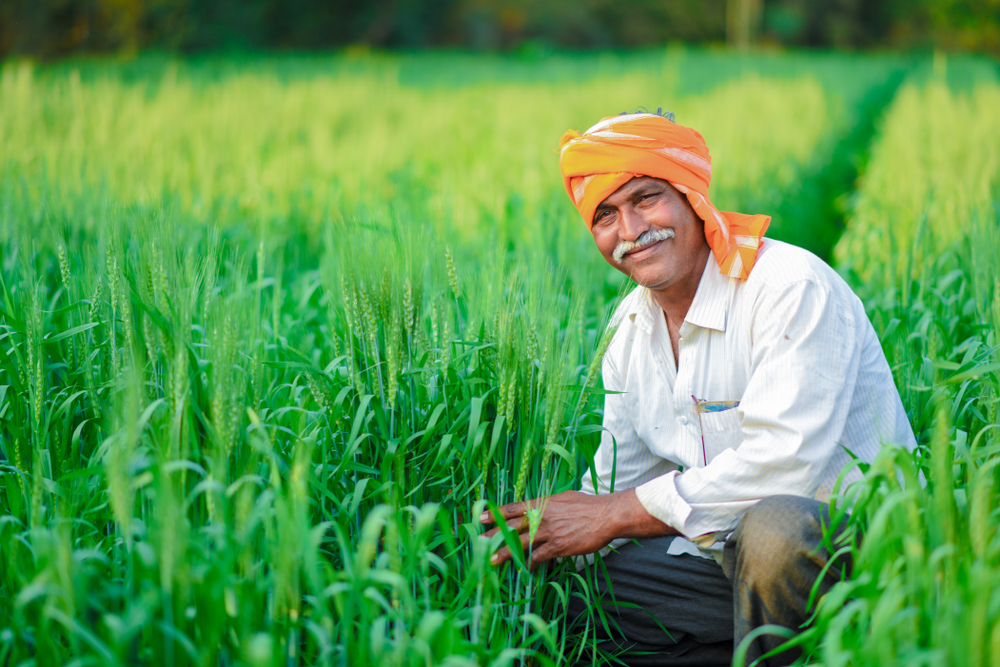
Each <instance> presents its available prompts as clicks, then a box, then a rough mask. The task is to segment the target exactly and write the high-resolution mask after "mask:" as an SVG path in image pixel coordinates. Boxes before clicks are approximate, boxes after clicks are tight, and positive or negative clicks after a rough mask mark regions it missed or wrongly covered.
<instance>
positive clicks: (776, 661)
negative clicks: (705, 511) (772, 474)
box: [570, 496, 849, 667]
mask: <svg viewBox="0 0 1000 667" xmlns="http://www.w3.org/2000/svg"><path fill="white" fill-rule="evenodd" d="M827 516H828V515H827V507H826V505H824V504H823V503H820V502H819V501H816V500H813V499H810V498H800V497H797V496H774V497H770V498H765V499H763V500H761V501H760V502H759V503H757V504H756V505H755V506H754V507H753V508H751V509H750V510H749V511H748V512H747V513H746V514H745V515H744V517H743V519H742V521H741V522H740V524H739V526H738V527H737V529H736V531H735V532H734V533H733V535H732V536H731V537H730V538H729V540H728V541H727V542H726V546H725V551H724V556H723V562H722V566H721V567H720V566H719V565H718V564H717V563H716V562H715V561H714V560H709V559H705V558H699V557H697V556H690V555H686V554H684V555H678V556H668V555H667V548H668V547H669V546H670V542H671V540H673V539H674V538H672V537H659V538H653V539H647V540H643V541H642V542H641V543H638V544H637V543H635V542H631V543H629V544H626V545H625V546H623V547H621V548H619V549H618V550H617V551H616V552H614V553H611V554H609V555H608V556H606V557H605V558H604V559H603V564H598V565H591V566H587V568H586V572H581V574H585V575H586V576H587V579H588V581H589V582H590V584H591V589H592V590H594V591H596V594H597V595H598V596H599V597H600V600H601V603H602V606H603V608H604V610H605V613H606V614H607V618H608V619H609V621H610V622H609V624H608V628H607V629H605V628H604V627H603V626H602V624H600V623H596V624H595V623H594V619H593V618H590V619H589V620H590V621H591V624H590V627H591V629H592V632H596V634H597V640H598V642H600V643H599V644H598V648H599V650H600V651H601V653H605V654H607V655H614V656H617V658H616V659H615V660H614V662H618V663H620V664H625V665H636V666H639V665H664V666H669V667H687V666H691V667H694V666H699V667H702V666H703V667H711V666H714V665H718V666H719V667H723V666H728V665H730V664H731V663H732V660H733V651H734V647H735V646H737V645H739V643H740V642H741V641H742V640H743V638H744V637H746V636H747V635H748V634H749V633H750V632H751V631H752V630H753V629H754V628H757V627H759V626H762V625H768V624H775V625H781V626H784V627H786V628H790V629H792V630H798V629H800V628H801V626H802V624H803V623H805V621H806V619H807V618H808V617H809V613H810V610H809V609H808V608H807V607H808V601H809V595H810V592H811V590H812V587H813V584H814V583H816V581H817V579H818V578H819V576H820V573H821V572H822V570H823V567H824V566H825V565H826V564H827V561H828V559H829V553H828V551H827V550H826V549H825V548H824V547H823V544H822V541H823V526H824V525H826V524H827V523H828V519H827ZM838 565H839V567H838ZM846 568H849V564H847V563H841V562H838V563H834V564H833V566H831V568H830V570H829V571H828V573H827V574H826V576H824V578H823V581H822V582H821V584H820V589H819V590H820V593H821V594H822V593H825V592H826V591H827V590H828V589H829V588H830V586H832V585H833V584H834V583H835V582H836V581H839V580H840V578H841V576H842V573H843V572H844V571H845V569H846ZM609 583H610V588H609V586H608V584H609ZM587 614H588V608H587V603H586V602H585V601H584V600H583V599H582V597H581V596H580V595H575V596H574V597H573V599H572V600H571V602H570V616H571V618H572V619H573V620H574V622H575V623H576V625H577V627H579V626H581V625H583V621H584V620H585V619H584V617H585V616H586V615H587ZM595 628H596V629H595ZM608 630H610V632H609V631H608ZM591 638H593V635H591ZM784 641H786V640H785V639H784V638H782V637H778V636H775V635H763V636H761V637H758V638H757V639H756V640H754V642H753V643H752V644H751V645H750V650H749V651H748V653H747V659H746V664H750V663H751V662H753V661H754V660H756V659H757V658H759V657H760V656H762V655H763V654H765V653H767V652H768V651H770V650H772V649H775V648H777V647H779V646H780V645H781V644H782V643H783V642H784ZM798 656H799V652H798V650H797V649H791V650H787V651H784V652H782V653H780V654H778V655H776V656H773V657H771V658H768V659H766V660H764V661H761V663H760V664H763V665H767V666H768V667H775V666H777V665H787V664H790V663H791V662H792V661H794V660H795V659H796V658H797V657H798ZM589 661H590V657H588V658H587V660H586V662H589Z"/></svg>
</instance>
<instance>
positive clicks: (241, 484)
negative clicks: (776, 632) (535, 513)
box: [0, 48, 1000, 667]
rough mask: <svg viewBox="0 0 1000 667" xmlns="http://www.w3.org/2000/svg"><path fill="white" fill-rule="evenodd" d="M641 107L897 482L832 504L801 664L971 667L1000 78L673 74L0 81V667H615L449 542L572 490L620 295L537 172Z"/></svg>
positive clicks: (70, 76) (619, 66) (996, 547)
mask: <svg viewBox="0 0 1000 667" xmlns="http://www.w3.org/2000/svg"><path fill="white" fill-rule="evenodd" d="M658 106H662V107H663V108H664V110H671V111H674V112H675V113H676V115H677V119H678V121H679V122H681V123H684V124H686V125H691V126H694V127H696V128H698V129H699V130H700V131H701V132H702V133H703V135H704V136H705V138H706V140H707V142H708V145H709V146H710V148H711V150H712V155H713V158H714V163H715V174H716V177H715V180H714V181H713V184H712V198H713V200H714V202H715V203H716V204H717V205H718V206H719V207H720V208H721V209H723V210H738V211H743V212H747V213H768V214H771V215H773V216H774V221H773V223H772V225H771V231H770V232H769V236H771V237H773V238H779V239H783V240H786V241H790V242H792V243H795V244H798V245H801V246H804V247H806V248H808V249H810V250H811V251H813V252H815V253H816V254H818V255H820V256H821V257H823V258H824V259H826V260H827V261H829V262H830V263H831V264H833V265H834V266H835V267H836V268H837V269H838V270H839V271H841V272H842V274H843V275H844V276H845V277H846V278H847V279H848V281H849V282H850V283H851V284H852V286H853V287H854V289H855V290H856V291H857V293H858V294H859V295H860V296H861V298H862V299H863V300H864V302H865V304H866V306H867V308H868V312H869V314H870V316H871V318H872V321H873V322H874V324H875V328H876V330H877V331H878V332H879V335H880V337H881V339H882V343H883V347H884V349H885V353H886V356H887V358H888V359H889V363H890V365H891V366H892V368H893V370H894V372H895V377H896V381H897V385H898V388H899V391H900V393H901V395H902V398H903V402H904V405H905V406H906V409H907V411H908V413H909V415H910V418H911V420H912V424H913V428H914V431H915V432H916V434H917V439H918V441H919V443H920V446H919V448H918V449H917V451H916V452H914V453H912V454H911V453H909V452H906V451H905V450H902V449H900V448H896V447H893V446H891V445H887V446H886V447H885V448H884V449H883V452H882V454H881V455H880V457H879V458H878V459H877V460H876V462H875V463H874V464H872V465H871V466H862V468H863V470H864V472H865V475H864V479H863V481H861V482H859V483H857V484H855V485H852V486H849V487H844V488H841V489H840V494H839V496H838V497H837V498H836V499H835V502H834V511H835V514H839V513H844V512H850V526H851V528H852V531H851V532H852V533H853V534H855V535H863V536H864V539H863V541H861V543H860V547H855V546H851V545H850V544H847V543H845V544H844V545H842V546H841V545H834V546H835V547H839V548H841V550H842V551H844V552H847V551H853V557H854V560H855V567H854V570H853V573H852V575H851V577H850V579H848V580H845V581H842V582H841V583H839V584H837V585H836V586H835V587H834V588H833V590H832V591H831V592H830V593H829V594H828V595H826V596H825V597H823V598H822V599H821V600H819V601H818V603H817V605H816V613H815V616H814V619H813V623H812V624H811V626H810V628H809V629H808V630H806V631H805V632H804V633H803V634H802V635H801V636H800V639H799V641H800V642H801V643H802V644H803V645H804V646H805V648H806V649H807V656H808V657H807V658H806V660H807V661H808V662H809V663H810V664H822V665H828V666H830V667H842V666H847V665H856V666H859V667H860V666H870V665H879V666H893V665H914V666H916V665H921V666H928V667H935V666H941V667H952V666H960V665H969V666H982V667H987V666H990V665H996V664H998V663H1000V537H998V528H1000V510H998V505H1000V502H998V500H1000V471H998V462H1000V416H998V401H1000V353H998V348H1000V113H997V109H998V108H1000V68H998V66H997V63H996V62H994V61H990V60H986V59H975V58H963V57H957V56H955V57H948V58H946V57H944V56H941V55H938V56H935V57H931V56H928V57H922V56H916V55H914V56H898V55H888V54H887V55H867V56H862V55H857V56H852V55H836V54H795V53H790V54H783V55H766V54H764V55H751V56H737V55H734V54H726V53H723V52H714V51H696V50H685V49H680V48H672V49H666V50H656V51H645V52H640V53H631V54H615V53H593V54H573V55H554V56H551V57H548V58H545V59H534V60H533V59H531V58H530V57H527V56H525V57H520V58H519V57H515V56H510V57H501V56H486V55H483V56H474V55H462V54H450V53H428V54H421V55H393V56H390V55H379V54H371V53H360V52H359V53H344V54H340V55H335V56H323V57H318V56H317V57H310V56H292V55H289V56H281V57H277V56H275V57H267V56H255V57H244V58H240V59H237V58H236V57H235V56H234V57H212V58H202V59H189V60H181V59H172V58H167V57H162V56H155V55H150V56H143V57H141V58H139V59H134V60H126V61H79V62H66V63H60V64H52V65H33V64H31V63H29V62H23V61H10V62H6V63H0V244H2V248H3V254H2V263H0V667H14V666H16V665H25V666H27V665H35V666H40V667H45V666H49V665H53V666H54V665H72V666H81V667H82V666H85V665H169V666H171V667H173V666H179V665H206V666H208V665H261V666H263V665H274V666H278V665H282V666H286V665H307V664H308V665H314V664H315V665H338V666H348V665H350V666H354V665H399V666H404V665H405V666H410V665H412V666H415V667H416V666H423V665H449V666H455V667H458V666H459V665H496V666H498V667H499V666H502V665H519V666H520V665H557V664H558V665H562V664H573V663H574V662H575V661H577V660H579V659H580V658H581V657H583V658H585V659H586V660H587V661H589V662H593V663H600V662H602V661H610V662H612V663H613V661H614V656H612V655H603V654H599V653H592V652H591V651H590V650H589V649H590V648H591V647H592V646H593V645H594V643H595V639H594V636H595V630H596V629H597V628H600V627H601V626H602V625H605V624H607V623H609V622H611V621H610V619H609V618H608V617H607V616H606V615H605V614H604V613H603V612H602V610H601V608H600V607H599V606H597V605H596V604H594V603H593V601H592V600H591V597H590V591H591V590H592V588H593V585H594V582H593V581H591V580H588V578H587V576H585V575H584V573H580V574H577V572H576V570H575V568H574V567H573V566H572V564H570V563H560V564H555V563H550V564H548V565H547V566H545V567H544V568H542V569H540V570H538V571H537V572H535V573H530V572H529V571H528V570H527V569H526V568H525V567H524V558H523V556H520V550H519V549H518V550H517V555H518V556H519V557H516V558H515V562H514V563H511V564H508V565H506V566H503V567H501V568H499V569H496V568H493V567H491V566H490V565H489V563H488V558H489V555H490V553H492V550H494V549H495V548H497V547H498V546H499V545H500V544H501V543H502V542H503V540H505V539H509V538H510V535H498V536H497V537H496V538H494V540H493V541H492V543H491V542H488V541H486V540H482V539H480V538H478V537H477V536H478V535H479V534H480V533H481V532H482V528H481V527H480V525H479V524H478V521H476V520H474V519H475V517H478V515H479V514H480V513H481V512H482V511H483V509H484V507H487V506H489V505H490V504H502V503H506V502H511V501H513V500H515V499H524V498H528V497H535V496H538V495H541V494H549V493H554V492H559V491H563V490H566V489H572V488H578V484H579V479H580V477H581V476H582V475H584V474H588V471H589V469H590V464H591V457H592V455H593V452H594V451H595V448H596V446H597V444H598V441H599V437H600V423H601V409H602V402H603V394H602V390H601V381H600V358H601V354H602V352H603V350H604V349H605V347H606V344H607V341H608V336H607V335H606V334H605V328H606V326H607V321H608V319H609V315H610V313H611V311H612V309H613V308H614V305H615V303H616V300H617V299H618V298H619V296H620V295H621V294H623V293H624V291H625V290H627V289H628V287H629V286H628V285H627V284H626V281H625V280H624V279H623V278H622V276H621V275H620V274H618V273H617V272H615V271H614V270H613V269H611V268H610V267H608V266H607V265H606V264H605V263H604V261H603V260H602V259H601V257H600V255H599V254H598V253H597V251H596V249H595V248H594V247H593V242H592V240H591V239H590V237H589V234H588V232H587V230H586V229H585V227H584V226H583V224H582V223H581V221H580V220H579V218H578V216H577V214H576V212H575V210H574V209H573V208H572V206H571V205H570V203H569V201H568V199H567V197H566V195H565V192H564V190H563V189H562V184H561V181H560V178H559V172H558V160H557V157H558V156H557V153H556V151H555V149H556V147H557V145H558V140H559V137H560V136H561V134H562V133H563V132H564V131H565V130H567V129H570V128H574V129H579V130H582V129H585V128H586V127H588V126H589V125H591V124H592V123H593V122H595V121H596V120H598V119H599V118H601V117H602V116H606V115H612V114H616V113H619V112H621V111H633V110H635V109H637V108H639V107H646V108H650V109H656V107H658ZM574 596H577V597H580V598H582V599H583V600H585V601H587V602H588V605H589V606H590V609H591V612H590V613H589V614H585V615H584V616H583V617H581V618H579V619H578V620H577V622H576V623H574V624H570V623H569V622H568V621H567V619H566V615H565V609H566V607H567V605H568V603H569V600H570V599H571V598H572V597H574Z"/></svg>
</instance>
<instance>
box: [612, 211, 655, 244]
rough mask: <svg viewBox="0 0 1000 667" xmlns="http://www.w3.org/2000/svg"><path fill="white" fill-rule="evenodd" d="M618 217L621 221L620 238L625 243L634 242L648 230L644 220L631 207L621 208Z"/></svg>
mask: <svg viewBox="0 0 1000 667" xmlns="http://www.w3.org/2000/svg"><path fill="white" fill-rule="evenodd" d="M618 215H619V219H620V220H621V227H620V229H621V236H622V239H623V240H625V241H635V240H636V239H637V238H639V237H640V236H641V235H642V233H643V232H645V231H647V230H648V229H649V223H648V222H646V218H645V217H643V216H642V214H641V213H639V212H638V211H636V210H635V209H634V208H632V207H631V206H623V207H622V208H621V209H619V212H618Z"/></svg>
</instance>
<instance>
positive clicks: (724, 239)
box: [559, 114, 771, 280]
mask: <svg viewBox="0 0 1000 667" xmlns="http://www.w3.org/2000/svg"><path fill="white" fill-rule="evenodd" d="M559 166H560V169H561V170H562V175H563V182H564V184H565V185H566V192H567V193H568V194H569V196H570V199H572V200H573V204H574V205H575V206H576V208H577V210H578V211H579V212H580V215H581V216H583V220H584V222H586V223H587V227H588V228H589V227H591V226H592V225H593V222H594V211H595V210H597V207H598V206H599V205H600V203H601V202H602V201H604V200H605V199H607V197H608V196H610V195H611V194H612V193H614V192H615V191H616V190H617V189H618V188H620V187H621V186H622V185H624V184H625V183H627V182H628V181H629V180H631V179H632V178H633V177H635V176H652V177H654V178H660V179H663V180H665V181H667V182H668V183H670V184H671V185H673V186H674V187H675V188H676V189H677V190H678V191H679V192H682V193H684V195H685V196H686V197H687V199H688V202H690V204H691V207H692V208H693V209H694V211H695V213H696V214H697V215H698V217H699V218H701V219H702V220H704V221H705V238H706V239H707V240H708V245H709V246H710V247H711V249H712V254H713V255H714V256H715V260H716V262H717V263H718V264H719V268H720V269H721V271H722V273H723V274H724V275H727V276H730V277H732V278H739V279H740V280H746V279H747V276H749V275H750V270H751V269H753V265H754V261H755V260H756V258H757V250H758V248H759V247H760V240H761V238H762V237H763V236H764V232H765V231H767V226H768V224H769V223H770V222H771V218H770V216H766V215H745V214H743V213H727V212H722V211H719V210H718V209H717V208H715V206H714V205H713V204H712V202H711V201H710V200H709V198H708V184H709V182H710V181H711V180H712V158H711V157H710V156H709V153H708V146H706V145H705V140H704V139H702V137H701V135H700V134H699V133H698V132H696V131H695V130H692V129H691V128H689V127H684V126H683V125H678V124H676V123H674V122H672V121H669V120H667V119H666V118H664V117H662V116H659V115H656V114H628V115H623V116H611V117H610V118H605V119H604V120H602V121H601V122H600V123H598V124H597V125H594V126H593V127H592V128H590V129H589V130H587V131H586V132H584V133H583V134H582V135H581V134H580V133H579V132H576V131H574V130H570V131H569V132H566V134H564V135H563V137H562V141H561V142H560V157H559Z"/></svg>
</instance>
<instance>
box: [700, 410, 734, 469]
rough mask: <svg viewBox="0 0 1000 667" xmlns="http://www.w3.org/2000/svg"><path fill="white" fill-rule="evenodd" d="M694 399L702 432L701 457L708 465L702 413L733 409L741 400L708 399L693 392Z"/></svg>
mask: <svg viewBox="0 0 1000 667" xmlns="http://www.w3.org/2000/svg"><path fill="white" fill-rule="evenodd" d="M691 398H693V399H694V411H695V412H697V413H698V430H699V431H700V432H701V457H702V461H703V462H704V464H705V465H708V451H707V450H706V448H705V427H704V426H703V425H702V423H701V415H702V414H704V413H706V412H725V411H726V410H732V409H733V408H735V407H736V406H738V405H739V404H740V402H739V401H706V400H705V399H703V398H698V397H697V396H695V395H694V394H691Z"/></svg>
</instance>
